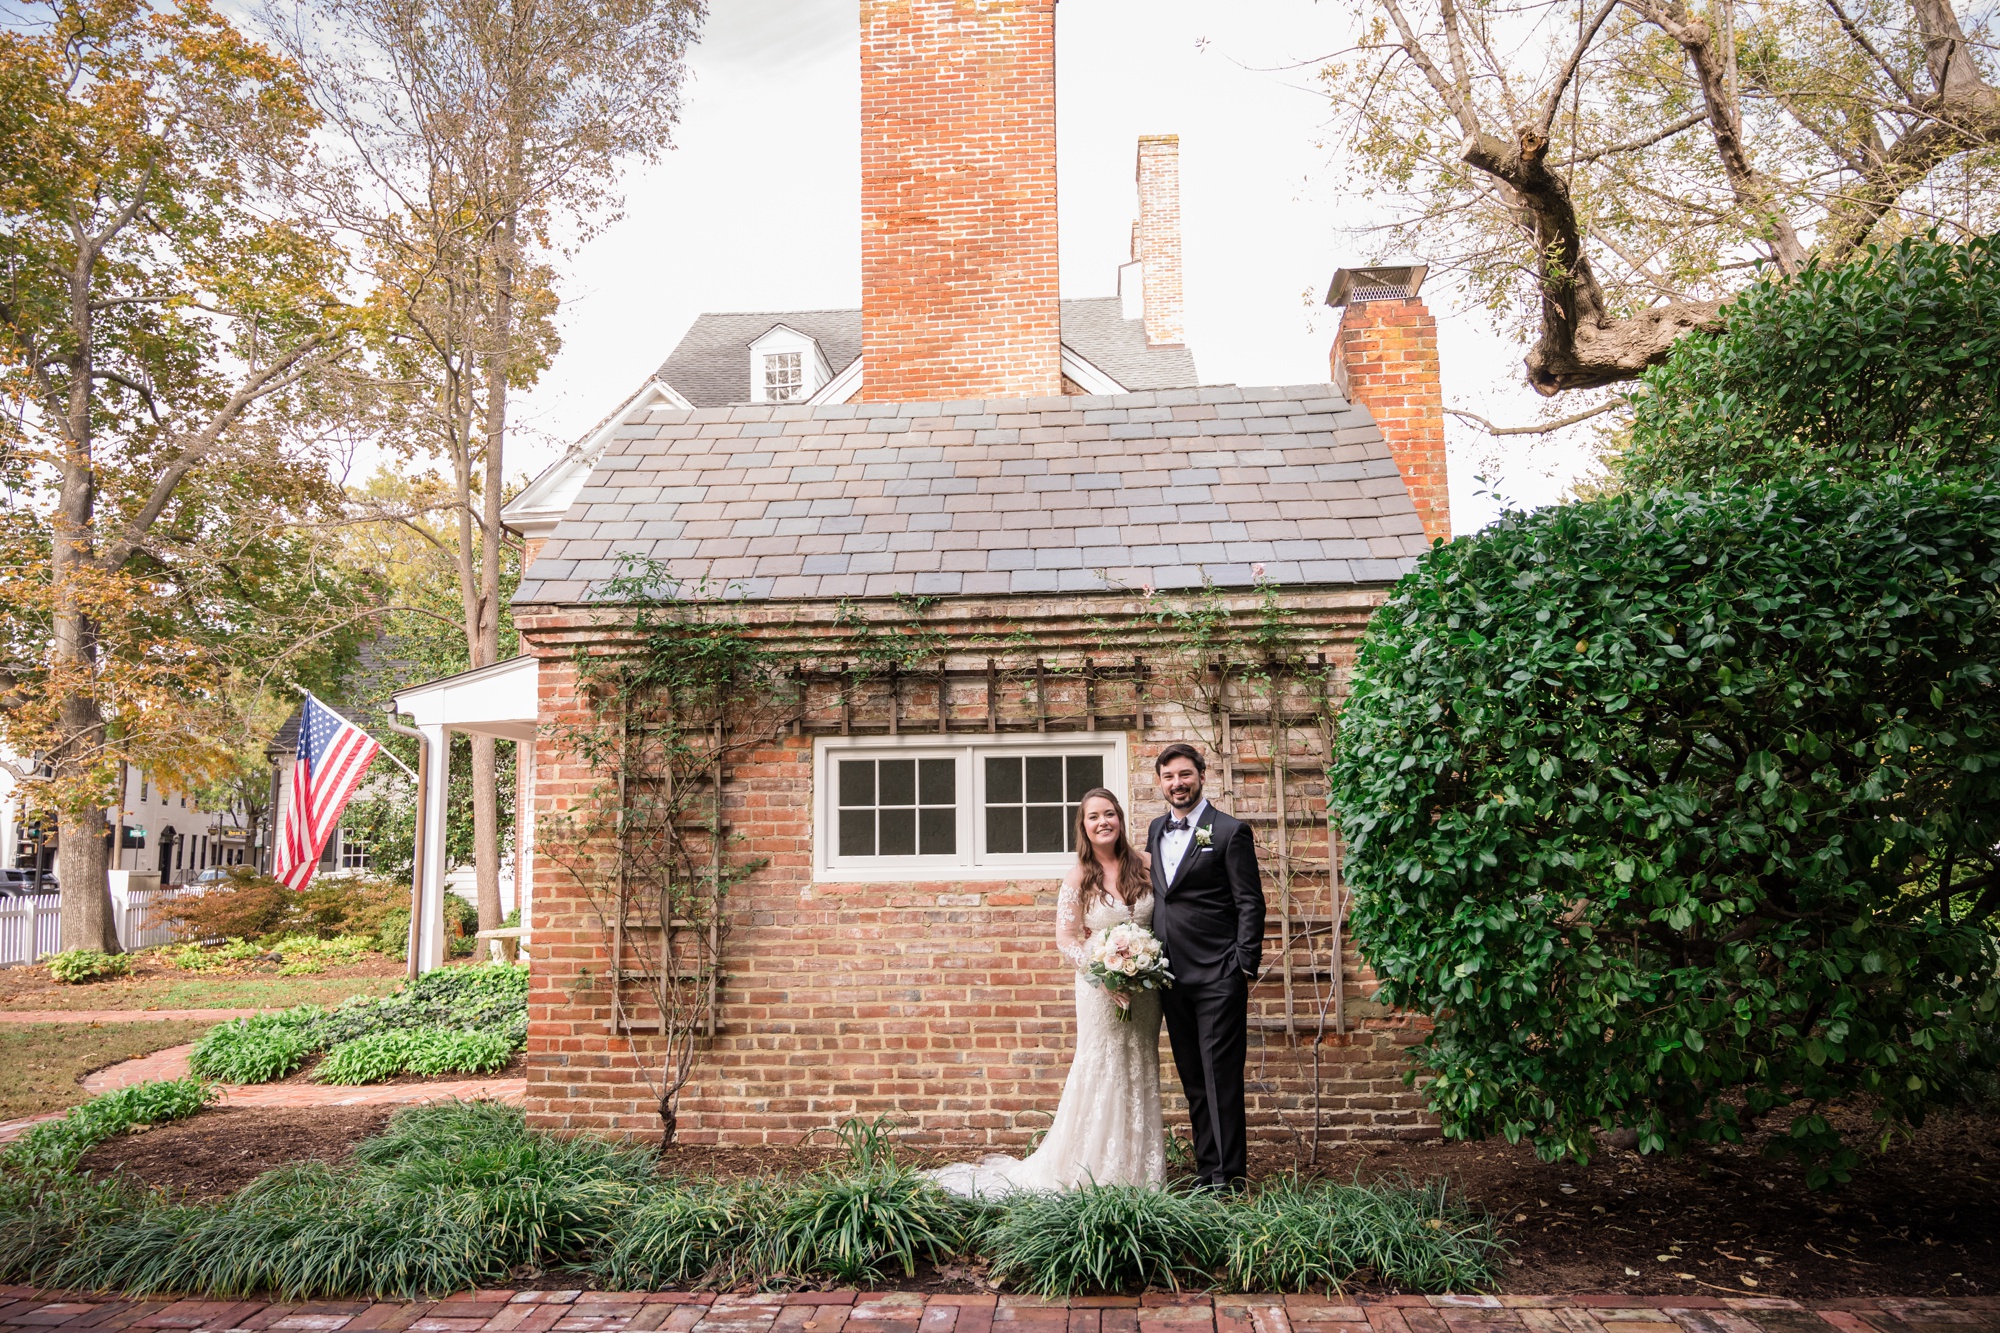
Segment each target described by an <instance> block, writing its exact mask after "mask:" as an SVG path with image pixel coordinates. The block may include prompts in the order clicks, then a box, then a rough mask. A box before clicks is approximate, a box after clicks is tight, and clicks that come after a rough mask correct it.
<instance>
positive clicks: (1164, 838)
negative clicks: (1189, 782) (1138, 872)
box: [1160, 796, 1208, 884]
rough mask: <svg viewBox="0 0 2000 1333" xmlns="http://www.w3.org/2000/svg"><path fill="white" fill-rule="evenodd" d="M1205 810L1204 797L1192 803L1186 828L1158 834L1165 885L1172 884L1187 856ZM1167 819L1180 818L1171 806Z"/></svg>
mask: <svg viewBox="0 0 2000 1333" xmlns="http://www.w3.org/2000/svg"><path fill="white" fill-rule="evenodd" d="M1206 809H1208V798H1207V797H1206V796H1204V797H1202V798H1201V799H1200V800H1199V801H1196V802H1195V803H1194V809H1192V810H1190V811H1188V814H1187V824H1188V826H1187V827H1186V828H1184V829H1175V828H1170V829H1168V830H1167V831H1166V832H1164V833H1162V834H1160V858H1161V865H1162V866H1163V868H1164V869H1165V870H1166V872H1167V878H1166V882H1167V883H1169V884H1171V883H1173V882H1174V876H1175V875H1176V874H1177V873H1179V871H1180V868H1181V858H1182V857H1183V856H1186V855H1187V850H1188V847H1189V845H1190V844H1192V843H1193V841H1194V828H1195V825H1197V824H1199V823H1200V822H1201V812H1202V811H1204V810H1206ZM1167 818H1168V819H1170V820H1172V819H1178V818H1180V816H1179V815H1177V814H1175V813H1174V810H1173V807H1172V806H1168V807H1167Z"/></svg>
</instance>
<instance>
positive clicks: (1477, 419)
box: [1445, 398, 1628, 435]
mask: <svg viewBox="0 0 2000 1333" xmlns="http://www.w3.org/2000/svg"><path fill="white" fill-rule="evenodd" d="M1627 401H1628V400H1627V399H1624V398H1613V399H1612V400H1611V401H1610V402H1608V403H1599V404H1598V405H1597V406H1596V407H1593V408H1589V409H1588V410H1586V411H1582V412H1575V413H1572V414H1571V415H1569V416H1566V417H1558V418H1556V419H1555V420H1554V421H1543V422H1540V423H1538V424H1536V425H1533V426H1496V425H1494V424H1493V423H1492V422H1490V421H1488V420H1487V419H1486V418H1485V417H1482V416H1480V415H1479V414H1478V413H1477V412H1465V411H1461V410H1459V409H1458V408H1456V407H1447V408H1446V409H1445V415H1446V416H1453V417H1457V418H1458V419H1459V420H1461V421H1470V422H1472V423H1473V424H1474V425H1476V426H1478V427H1479V428H1480V429H1481V430H1484V431H1485V432H1486V433H1487V434H1488V435H1547V434H1550V433H1551V432H1553V431H1559V430H1564V429H1566V428H1568V427H1570V426H1574V425H1577V424H1578V423H1580V422H1585V421H1588V420H1590V419H1591V418H1592V417H1601V416H1603V415H1604V414H1605V413H1606V412H1609V411H1611V410H1612V409H1613V408H1618V407H1623V406H1625V404H1626V402H1627Z"/></svg>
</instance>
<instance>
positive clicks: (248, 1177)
mask: <svg viewBox="0 0 2000 1333" xmlns="http://www.w3.org/2000/svg"><path fill="white" fill-rule="evenodd" d="M396 1110H397V1108H396V1107H393V1106H312V1107H285V1108H282V1109H279V1108H268V1109H267V1108H264V1107H211V1108H209V1109H208V1110H206V1111H202V1112H201V1113H199V1114H198V1115H194V1116H191V1117H189V1118H188V1119H186V1120H181V1121H177V1122H175V1123H174V1124H170V1125H161V1126H159V1127H158V1128H155V1129H149V1130H147V1131H145V1132H144V1133H141V1134H123V1135H120V1136H119V1137H117V1138H115V1139H112V1140H110V1141H109V1142H107V1143H102V1144H99V1145H98V1146H97V1147H96V1148H93V1149H92V1150H91V1151H90V1152H89V1153H88V1154H86V1155H85V1157H84V1159H83V1162H82V1169H83V1170H85V1171H91V1172H95V1173H97V1174H99V1175H112V1174H116V1175H122V1176H124V1177H125V1178H126V1179H129V1180H133V1181H136V1182H138V1183H139V1184H142V1185H150V1186H153V1187H155V1188H158V1189H163V1190H165V1191H166V1192H167V1193H168V1194H170V1195H172V1196H173V1197H174V1198H177V1199H192V1200H202V1199H221V1198H226V1197H228V1196H229V1195H231V1194H234V1193H235V1192H236V1191H237V1190H240V1189H242V1188H243V1187H244V1186H245V1185H248V1184H249V1183H250V1182H251V1181H253V1180H255V1179H256V1178H257V1177H258V1176H261V1175H263V1174H264V1173H265V1172H266V1171H269V1170H271V1169H272V1168H274V1167H280V1166H283V1165H285V1164H286V1163H288V1162H307V1161H312V1162H337V1161H339V1160H340V1159H341V1158H343V1157H345V1156H347V1153H348V1150H349V1149H351V1148H352V1147H353V1146H354V1145H355V1144H356V1143H359V1142H360V1141H361V1140H362V1139H365V1138H371V1137H373V1136H374V1135H376V1134H380V1133H381V1132H382V1127H383V1126H384V1125H387V1124H388V1123H389V1117H390V1116H391V1115H392V1114H394V1113H395V1111H396Z"/></svg>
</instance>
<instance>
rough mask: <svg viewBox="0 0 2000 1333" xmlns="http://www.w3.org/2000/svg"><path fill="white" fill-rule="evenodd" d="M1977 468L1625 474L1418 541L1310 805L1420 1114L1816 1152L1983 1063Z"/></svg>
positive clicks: (1922, 1108)
mask: <svg viewBox="0 0 2000 1333" xmlns="http://www.w3.org/2000/svg"><path fill="white" fill-rule="evenodd" d="M1996 664H2000V487H1996V486H1995V485H1993V484H1991V483H1984V482H1981V483H1973V482H1966V481H1962V480H1953V479H1952V478H1951V477H1949V476H1945V477H1942V478H1936V477H1925V478H1913V479H1896V478H1889V479H1882V480H1877V481H1874V482H1871V483H1867V484H1860V485H1857V484H1840V483H1834V482H1828V481H1815V482H1808V483H1803V484H1800V483H1791V482H1784V483H1776V484H1773V485H1770V486H1766V487H1759V488H1741V489H1736V490H1731V491H1725V492H1715V493H1709V494H1682V493H1656V494H1653V495H1650V496H1634V495H1623V496H1614V497H1611V498H1608V499H1604V500H1597V501H1590V502H1586V503H1580V504H1571V505H1564V506H1559V507H1555V508H1551V509H1546V510H1542V511H1540V512H1538V513H1535V514H1531V515H1523V514H1512V515H1508V516H1507V517H1505V518H1504V519H1502V521H1500V522H1499V523H1497V524H1496V525H1494V526H1493V527H1491V528H1488V529H1487V530H1486V531H1484V532H1482V533H1480V534H1478V535H1477V536H1475V537H1471V538H1463V539H1460V540H1459V541H1457V542H1453V543H1451V544H1449V545H1446V546H1441V547H1437V548H1434V549H1433V550H1432V551H1431V552H1430V553H1428V554H1427V555H1426V556H1425V557H1424V559H1423V561H1422V562H1421V563H1420V565H1419V567H1418V569H1417V570H1416V571H1415V572H1414V573H1413V574H1411V575H1410V576H1409V577H1407V578H1406V579H1405V580H1404V581H1403V582H1402V583H1401V584H1400V585H1399V586H1398V588H1397V589H1396V591H1395V593H1394V595H1393V596H1392V597H1391V599H1390V600H1389V601H1388V602H1387V603H1385V604H1384V605H1383V607H1382V608H1381V609H1380V610H1379V611H1378V612H1377V613H1376V616H1375V618H1374V621H1373V623H1372V624H1371V626H1370V629H1369V633H1368V637H1367V639H1366V640H1365V641H1364V644H1363V646H1362V650H1361V653H1360V656H1359V661H1358V665H1357V669H1356V674H1355V678H1354V684H1353V691H1352V694H1351V696H1350V698H1349V700H1348V702H1347V704H1346V707H1345V710H1344V711H1343V713H1342V715H1341V724H1340V726H1341V729H1340V736H1339V741H1338V746H1337V753H1336V757H1335V763H1334V766H1333V769H1332V773H1331V804H1332V806H1333V808H1334V810H1335V811H1336V813H1337V817H1338V819H1339V823H1340V827H1341V830H1342V833H1343V834H1344V836H1345V838H1346V840H1347V843H1348V855H1347V870H1348V874H1349V876H1350V881H1351V883H1352V884H1353V885H1354V886H1355V907H1354V911H1353V918H1352V926H1353V932H1354V938H1355V941H1356V943H1357V945H1358V946H1359V947H1360V949H1361V951H1362V953H1363V955H1364V956H1365V957H1366V958H1367V960H1368V962H1369V964H1370V965H1371V966H1372V967H1373V968H1374V970H1375V972H1376V973H1377V975H1378V976H1379V977H1380V978H1381V979H1382V991H1381V993H1380V998H1381V999H1382V1000H1383V1001H1384V1002H1386V1003H1389V1004H1393V1005H1396V1006H1399V1007H1402V1008H1405V1009H1409V1010H1412V1011H1415V1012H1418V1013H1423V1014H1426V1015H1432V1016H1434V1017H1435V1026H1434V1027H1433V1029H1432V1030H1431V1032H1430V1034H1429V1035H1428V1036H1427V1037H1426V1039H1425V1040H1424V1042H1423V1043H1422V1044H1421V1045H1420V1046H1419V1047H1418V1048H1417V1051H1416V1054H1417V1056H1418V1059H1419V1062H1420V1066H1421V1073H1422V1075H1423V1077H1424V1084H1423V1086H1424V1089H1425V1094H1426V1096H1427V1098H1428V1099H1429V1101H1430V1104H1431V1106H1432V1107H1433V1108H1434V1109H1435V1110H1436V1111H1437V1112H1438V1113H1439V1114H1440V1116H1441V1117H1442V1118H1443V1121H1444V1124H1445V1127H1446V1131H1447V1132H1448V1133H1450V1134H1453V1135H1458V1136H1465V1137H1483V1136H1486V1135H1492V1134H1502V1135H1505V1136H1506V1137H1507V1138H1509V1139H1510V1140H1514V1139H1518V1138H1521V1137H1527V1138H1530V1139H1532V1140H1533V1142H1534V1143H1535V1145H1536V1147H1537V1148H1538V1150H1540V1151H1541V1152H1542V1153H1543V1155H1544V1156H1547V1157H1559V1156H1562V1155H1565V1154H1573V1155H1576V1156H1588V1155H1589V1154H1590V1153H1591V1151H1592V1149H1593V1147H1594V1144H1593V1139H1592V1134H1593V1131H1595V1130H1598V1129H1617V1128H1630V1129H1632V1130H1634V1131H1636V1132H1637V1134H1638V1136H1639V1146H1640V1147H1641V1149H1642V1150H1645V1151H1659V1150H1662V1149H1665V1150H1670V1151H1677V1150H1680V1149H1682V1148H1684V1147H1686V1146H1687V1145H1689V1144H1692V1143H1696V1142H1702V1141H1718V1140H1728V1141H1735V1140H1737V1139H1739V1138H1740V1137H1741V1136H1742V1135H1743V1134H1744V1133H1746V1132H1748V1131H1749V1130H1750V1129H1751V1128H1752V1127H1753V1126H1756V1125H1758V1124H1759V1123H1760V1122H1768V1121H1775V1122H1776V1123H1775V1125H1773V1126H1772V1127H1776V1128H1785V1129H1788V1131H1789V1132H1787V1133H1781V1134H1779V1135H1776V1136H1775V1138H1776V1143H1777V1148H1778V1150H1779V1151H1783V1152H1788V1153H1791V1154H1794V1155H1796V1156H1798V1157H1800V1158H1801V1159H1803V1161H1804V1162H1805V1164H1806V1165H1807V1167H1808V1169H1809V1179H1811V1180H1812V1182H1813V1183H1815V1184H1824V1183H1826V1182H1827V1181H1829V1180H1835V1179H1844V1178H1845V1175H1846V1173H1847V1171H1848V1169H1849V1167H1850V1166H1851V1164H1852V1162H1853V1161H1854V1159H1855V1154H1854V1148H1853V1145H1851V1144H1848V1143H1843V1142H1842V1141H1841V1139H1840V1137H1839V1135H1838V1134H1837V1133H1836V1131H1835V1130H1834V1129H1833V1128H1832V1127H1831V1126H1830V1124H1829V1121H1828V1120H1827V1118H1826V1116H1825V1115H1823V1114H1822V1109H1823V1108H1824V1106H1825V1105H1826V1104H1827V1103H1828V1102H1831V1101H1835V1100H1838V1099H1843V1098H1849V1097H1854V1096H1857V1095H1858V1096H1865V1097H1866V1098H1868V1099H1869V1101H1870V1103H1871V1104H1872V1105H1873V1106H1874V1108H1875V1110H1876V1114H1877V1115H1878V1117H1879V1119H1880V1125H1881V1132H1883V1133H1884V1134H1887V1133H1890V1132H1893V1131H1894V1130H1895V1129H1896V1128H1897V1127H1899V1126H1902V1127H1907V1126H1912V1125H1915V1124H1917V1123H1920V1122H1921V1120H1922V1118H1923V1117H1924V1116H1925V1114H1926V1113H1927V1111H1929V1110H1931V1109H1933V1108H1936V1107H1939V1106H1945V1105H1952V1104H1955V1103H1959V1102H1962V1101H1963V1100H1964V1099H1965V1098H1966V1096H1968V1095H1969V1091H1970V1090H1971V1089H1972V1088H1974V1087H1976V1086H1979V1085H1980V1084H1981V1080H1982V1079H1984V1078H1985V1077H1986V1076H1987V1075H1988V1074H1989V1073H1990V1071H1992V1070H1993V1069H1994V1067H1995V1065H1996V1064H1997V1063H2000V1039H1996V1038H1997V1037H2000V1034H1996V1024H2000V933H1996V932H2000V918H1996V909H2000V854H1997V853H1996V851H1995V849H1996V847H2000V690H1996V689H1995V680H1994V674H1995V670H1996Z"/></svg>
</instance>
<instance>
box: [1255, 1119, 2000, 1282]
mask: <svg viewBox="0 0 2000 1333" xmlns="http://www.w3.org/2000/svg"><path fill="white" fill-rule="evenodd" d="M1829 1118H1831V1119H1834V1120H1836V1122H1837V1123H1841V1127H1842V1128H1843V1129H1849V1128H1852V1129H1854V1130H1857V1131H1861V1132H1859V1133H1856V1134H1855V1139H1856V1140H1857V1141H1861V1140H1865V1139H1866V1137H1867V1136H1866V1132H1865V1131H1866V1127H1867V1126H1868V1124H1869V1123H1870V1121H1869V1118H1868V1116H1867V1115H1866V1114H1865V1113H1861V1112H1853V1111H1844V1112H1838V1113H1835V1114H1832V1115H1830V1117H1829ZM1763 1144H1764V1136H1760V1137H1759V1138H1757V1139H1756V1140H1753V1141H1752V1142H1749V1143H1746V1144H1743V1145H1732V1146H1729V1147H1725V1148H1720V1149H1715V1150H1705V1151H1700V1152H1696V1153H1691V1154H1689V1155H1688V1156H1686V1157H1682V1158H1667V1157H1661V1156H1644V1157H1642V1156H1640V1155H1639V1154H1638V1153H1636V1152H1629V1151H1619V1150H1607V1151H1605V1152H1603V1153H1600V1154H1599V1155H1598V1156H1597V1157H1595V1158H1593V1159H1592V1160H1591V1162H1590V1164H1589V1165H1587V1166H1579V1165H1578V1164H1576V1163H1575V1162H1562V1163H1547V1162H1543V1161H1540V1160H1539V1159H1537V1158H1536V1156H1535V1153H1534V1150H1533V1149H1532V1148H1530V1147H1528V1146H1527V1145H1526V1144H1521V1145H1518V1146H1517V1145H1510V1144H1508V1143H1507V1142H1506V1141H1505V1140H1494V1141H1492V1142H1487V1143H1444V1142H1439V1141H1435V1140H1432V1141H1427V1142H1419V1143H1401V1144H1342V1145H1336V1146H1334V1147H1332V1148H1331V1150H1329V1148H1328V1146H1327V1145H1324V1144H1323V1145H1322V1146H1321V1149H1320V1163H1319V1167H1318V1168H1317V1170H1316V1171H1314V1172H1313V1174H1316V1175H1321V1176H1324V1177H1326V1178H1328V1179H1333V1180H1351V1179H1353V1178H1355V1176H1356V1175H1357V1174H1358V1175H1359V1176H1360V1177H1361V1178H1362V1179H1381V1178H1395V1177H1398V1176H1406V1177H1409V1178H1412V1179H1422V1178H1425V1177H1430V1176H1446V1177H1449V1178H1450V1180H1451V1181H1452V1184H1453V1187H1454V1189H1455V1190H1456V1191H1457V1192H1458V1193H1459V1194H1460V1195H1461V1196H1462V1197H1463V1198H1466V1199H1468V1200H1470V1201H1472V1202H1473V1203H1475V1204H1477V1205H1478V1206H1480V1207H1482V1208H1484V1209H1486V1210H1487V1211H1488V1212H1490V1213H1491V1214H1493V1215H1494V1216H1495V1217H1497V1218H1498V1219H1499V1220H1500V1224H1501V1232H1502V1234H1503V1235H1505V1236H1506V1238H1507V1239H1508V1240H1509V1241H1511V1242H1512V1243H1513V1246H1514V1248H1513V1250H1512V1254H1511V1258H1510V1260H1509V1265H1508V1269H1507V1276H1506V1278H1505V1286H1506V1289H1507V1290H1509V1291H1514V1292H1542V1293H1565V1292H1598V1291H1605V1292H1608V1291H1621V1292H1628V1293H1632V1294H1636V1295H1654V1296H1667V1295H1709V1296H1719V1295H1723V1294H1727V1295H1731V1296H1785V1297H1790V1298H1793V1299H1821V1298H1833V1297H1839V1296H1858V1295H1874V1296H1919V1295H1926V1296H1928V1295H1935V1296H1975V1295H1985V1294H1988V1293H1992V1292H1996V1291H2000V1115H1984V1116H1971V1115H1950V1116H1937V1117H1934V1118H1933V1119H1932V1120H1931V1121H1930V1122H1929V1123H1928V1124H1926V1125H1925V1126H1924V1127H1923V1128H1922V1129H1921V1130H1919V1131H1918V1132H1917V1134H1916V1136H1915V1138H1914V1140H1912V1141H1908V1142H1900V1143H1896V1144H1893V1145H1892V1146H1891V1147H1890V1148H1889V1150H1888V1151H1887V1152H1884V1153H1869V1154H1868V1155H1867V1156H1866V1158H1865V1159H1864V1162H1863V1165H1862V1166H1861V1168H1860V1169H1859V1170H1857V1171H1856V1172H1855V1174H1854V1179H1853V1180H1852V1181H1851V1182H1849V1183H1847V1184H1845V1185H1835V1186H1833V1187H1831V1188H1829V1189H1825V1190H1808V1189H1807V1188H1806V1186H1805V1173H1804V1172H1803V1171H1802V1170H1801V1169H1800V1168H1799V1167H1798V1166H1796V1165H1793V1164H1791V1163H1789V1162H1784V1161H1779V1160H1774V1159H1772V1158H1769V1157H1765V1156H1764V1155H1763V1153H1762V1151H1761V1150H1762V1148H1763ZM1292 1169H1293V1154H1292V1153H1291V1152H1290V1151H1289V1150H1286V1149H1282V1148H1280V1149H1267V1150H1264V1151H1263V1152H1261V1153H1259V1155H1258V1160H1257V1161H1256V1163H1255V1165H1254V1166H1253V1173H1254V1174H1282V1173H1284V1172H1287V1171H1290V1170H1292ZM1682 1274H1687V1275H1689V1276H1685V1277H1684V1276H1681V1275H1682ZM1746 1277H1747V1278H1749V1279H1750V1282H1745V1281H1744V1279H1745V1278H1746ZM1752 1283H1754V1284H1755V1285H1754V1286H1753V1285H1751V1284H1752Z"/></svg>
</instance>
